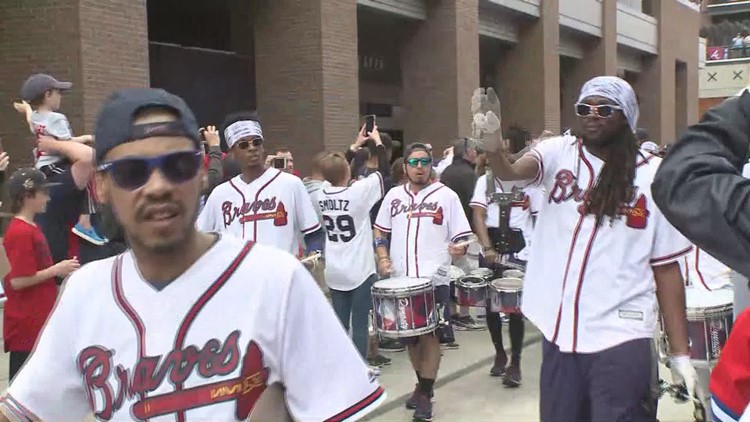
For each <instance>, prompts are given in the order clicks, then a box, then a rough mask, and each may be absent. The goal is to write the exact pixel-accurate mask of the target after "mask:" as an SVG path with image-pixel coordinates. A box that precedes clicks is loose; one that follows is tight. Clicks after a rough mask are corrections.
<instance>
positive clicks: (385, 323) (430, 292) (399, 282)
mask: <svg viewBox="0 0 750 422" xmlns="http://www.w3.org/2000/svg"><path fill="white" fill-rule="evenodd" d="M372 302H373V310H374V311H375V325H376V326H377V328H378V332H380V334H381V335H383V336H384V337H391V338H402V337H416V336H421V335H422V334H427V333H431V332H433V331H435V328H436V327H437V323H438V315H437V312H436V311H435V288H434V287H433V285H432V280H430V279H427V278H411V277H395V278H389V279H386V280H381V281H378V282H376V283H375V284H373V286H372Z"/></svg>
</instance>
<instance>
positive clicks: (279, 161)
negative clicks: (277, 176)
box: [266, 147, 300, 177]
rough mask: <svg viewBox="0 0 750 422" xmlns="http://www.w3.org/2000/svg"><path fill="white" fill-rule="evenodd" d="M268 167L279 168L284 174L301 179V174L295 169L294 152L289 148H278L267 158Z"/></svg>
mask: <svg viewBox="0 0 750 422" xmlns="http://www.w3.org/2000/svg"><path fill="white" fill-rule="evenodd" d="M266 167H273V168H277V169H279V170H281V171H283V172H286V173H290V174H293V175H295V176H297V177H300V174H299V172H298V171H297V170H295V169H294V156H293V155H292V151H290V150H289V148H287V147H281V148H278V149H276V152H274V153H273V155H269V156H268V157H266Z"/></svg>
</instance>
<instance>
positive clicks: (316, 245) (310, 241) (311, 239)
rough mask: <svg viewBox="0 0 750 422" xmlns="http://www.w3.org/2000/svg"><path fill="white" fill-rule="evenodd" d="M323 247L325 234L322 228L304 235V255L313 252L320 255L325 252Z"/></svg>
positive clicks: (324, 245)
mask: <svg viewBox="0 0 750 422" xmlns="http://www.w3.org/2000/svg"><path fill="white" fill-rule="evenodd" d="M325 247H326V234H325V230H323V228H322V227H321V228H319V229H318V230H315V231H314V232H312V233H308V234H306V235H305V255H310V254H311V253H313V252H315V251H320V252H321V253H322V252H323V251H324V250H325Z"/></svg>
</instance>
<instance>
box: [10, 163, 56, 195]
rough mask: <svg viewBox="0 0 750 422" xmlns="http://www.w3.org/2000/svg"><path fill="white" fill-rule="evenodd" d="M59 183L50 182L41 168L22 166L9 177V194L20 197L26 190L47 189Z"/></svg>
mask: <svg viewBox="0 0 750 422" xmlns="http://www.w3.org/2000/svg"><path fill="white" fill-rule="evenodd" d="M54 185H59V183H49V182H47V178H46V177H45V176H44V173H42V172H41V171H40V170H37V169H35V168H30V167H28V168H20V169H18V170H16V171H15V172H13V174H12V175H11V176H10V179H8V196H10V197H11V198H18V197H20V196H21V195H23V194H25V193H26V192H37V191H42V190H46V189H47V188H48V187H50V186H54Z"/></svg>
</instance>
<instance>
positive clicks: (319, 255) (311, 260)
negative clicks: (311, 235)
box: [299, 252, 323, 264]
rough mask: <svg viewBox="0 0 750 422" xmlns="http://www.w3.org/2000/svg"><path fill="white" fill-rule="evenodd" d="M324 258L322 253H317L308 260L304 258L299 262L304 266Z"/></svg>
mask: <svg viewBox="0 0 750 422" xmlns="http://www.w3.org/2000/svg"><path fill="white" fill-rule="evenodd" d="M321 256H323V255H321V254H320V252H315V253H314V254H312V255H310V256H308V257H307V258H302V259H300V260H299V262H301V263H303V264H307V263H308V262H314V261H317V260H318V259H320V257H321Z"/></svg>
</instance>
